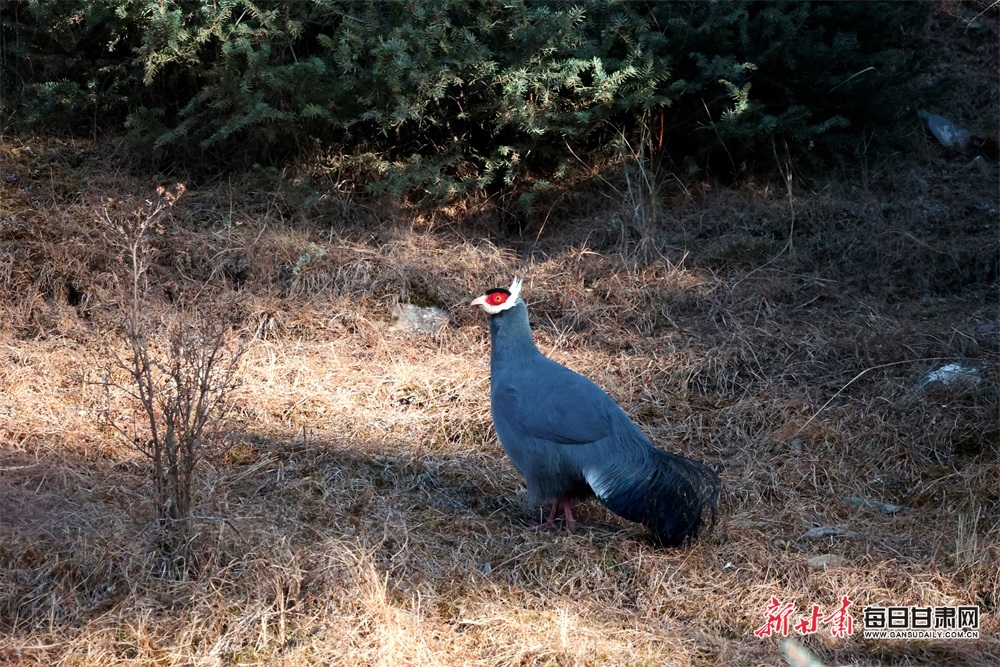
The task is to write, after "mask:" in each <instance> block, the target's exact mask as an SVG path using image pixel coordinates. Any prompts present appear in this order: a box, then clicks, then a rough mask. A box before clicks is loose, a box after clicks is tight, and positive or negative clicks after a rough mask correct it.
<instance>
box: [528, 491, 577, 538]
mask: <svg viewBox="0 0 1000 667" xmlns="http://www.w3.org/2000/svg"><path fill="white" fill-rule="evenodd" d="M560 507H562V511H563V519H564V520H565V524H564V525H565V526H566V532H567V533H572V532H573V531H574V530H575V529H576V522H575V521H573V509H572V506H571V505H570V501H569V500H568V499H567V498H558V499H556V500H553V501H552V507H551V509H550V510H549V516H548V518H547V519H545V521H543V522H542V523H537V524H535V525H533V526H532V527H531V528H529V529H528V530H530V531H531V532H541V531H548V530H556V511H557V510H558V509H559V508H560Z"/></svg>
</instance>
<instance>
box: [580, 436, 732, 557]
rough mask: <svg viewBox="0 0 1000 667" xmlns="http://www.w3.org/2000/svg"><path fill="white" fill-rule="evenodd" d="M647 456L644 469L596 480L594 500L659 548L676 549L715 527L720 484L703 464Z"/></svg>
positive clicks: (670, 456)
mask: <svg viewBox="0 0 1000 667" xmlns="http://www.w3.org/2000/svg"><path fill="white" fill-rule="evenodd" d="M652 451H653V455H652V460H651V464H652V465H651V466H649V467H647V468H645V469H642V470H635V469H633V470H629V471H627V474H622V472H623V471H621V470H617V471H614V472H612V473H611V474H609V475H602V477H603V479H602V483H601V484H600V487H602V488H601V491H603V494H602V493H598V494H597V495H598V498H599V499H600V500H601V502H602V503H604V505H605V506H606V507H607V508H608V509H609V510H611V511H612V512H614V513H615V514H617V515H619V516H621V517H624V518H626V519H628V520H629V521H636V522H638V523H641V524H644V525H645V526H647V527H648V528H649V529H650V530H651V531H652V532H653V536H654V538H655V539H656V541H657V542H658V543H659V544H660V545H662V546H676V545H679V544H681V543H683V542H684V541H685V540H687V539H689V538H690V539H693V538H695V537H697V536H698V534H699V533H700V532H701V531H702V530H703V529H711V527H712V526H713V525H714V524H715V515H716V511H717V508H718V502H719V487H720V486H721V482H720V481H719V476H718V475H717V474H715V471H714V470H712V469H711V468H709V467H708V466H707V465H705V464H704V463H701V462H699V461H694V460H692V459H689V458H687V457H684V456H680V455H678V454H671V453H670V452H665V451H663V450H662V449H657V448H654V449H653V450H652ZM616 473H617V474H616ZM595 491H596V489H595Z"/></svg>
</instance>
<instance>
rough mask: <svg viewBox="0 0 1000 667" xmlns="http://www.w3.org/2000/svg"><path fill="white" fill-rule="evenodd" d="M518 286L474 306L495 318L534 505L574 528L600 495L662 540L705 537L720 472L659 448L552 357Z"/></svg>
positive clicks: (508, 406)
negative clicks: (577, 507) (560, 509)
mask: <svg viewBox="0 0 1000 667" xmlns="http://www.w3.org/2000/svg"><path fill="white" fill-rule="evenodd" d="M511 287H512V290H491V291H490V292H488V293H487V295H484V296H482V297H479V298H478V299H476V300H475V301H473V304H474V305H480V306H481V307H483V309H484V310H485V311H486V312H487V313H489V314H490V319H489V324H490V338H491V342H492V349H491V353H490V369H491V378H490V395H491V406H492V412H493V421H494V425H495V427H496V431H497V435H498V436H499V438H500V442H501V444H502V445H503V447H504V450H505V451H506V452H507V455H508V456H509V457H510V459H511V461H512V462H513V463H514V466H515V467H516V468H517V469H518V471H520V472H521V474H522V475H523V476H524V479H525V482H526V483H527V487H528V494H529V500H530V501H531V502H533V503H538V504H540V503H543V502H552V503H553V514H552V515H550V521H551V519H552V516H554V512H555V507H556V503H557V502H563V503H564V505H563V506H564V511H566V514H567V516H566V519H567V524H568V525H569V524H570V523H571V521H572V517H571V514H570V513H569V511H568V505H569V501H571V500H574V499H582V498H586V497H589V496H591V495H596V496H597V498H598V500H600V501H601V502H602V503H603V504H604V505H605V506H606V507H607V508H608V509H610V510H611V511H612V512H614V513H615V514H618V515H619V516H622V517H624V518H626V519H629V520H631V521H636V522H639V523H642V524H644V525H646V526H647V527H648V528H649V529H650V530H651V531H652V533H653V535H654V537H655V538H656V540H657V541H658V542H660V543H661V544H664V545H676V544H680V543H682V542H683V541H685V540H686V539H688V538H693V537H696V536H697V534H698V532H699V530H700V529H701V528H702V527H703V526H704V525H706V524H711V523H712V522H713V521H714V518H715V511H716V504H717V500H718V493H719V478H718V476H717V475H716V474H715V472H714V471H712V469H711V468H709V467H708V466H706V465H705V464H703V463H700V462H697V461H693V460H691V459H688V458H685V457H683V456H679V455H677V454H671V453H669V452H666V451H664V450H662V449H658V448H657V447H655V446H654V445H653V444H652V443H651V442H650V441H649V438H647V437H646V435H645V434H644V433H643V432H642V431H641V430H640V429H639V427H638V426H636V424H635V423H634V422H633V421H632V420H631V419H629V417H628V415H627V414H626V413H625V411H624V410H622V409H621V407H619V406H618V404H617V403H615V401H614V400H613V399H612V398H611V397H610V396H608V395H607V394H606V393H605V392H604V391H603V390H602V389H601V388H600V387H598V386H597V385H596V384H594V383H593V382H591V381H590V380H589V379H587V378H585V377H583V376H582V375H580V374H578V373H576V372H574V371H571V370H570V369H568V368H566V367H564V366H562V365H560V364H558V363H556V362H555V361H552V360H551V359H549V358H547V357H545V356H544V355H542V354H541V353H540V352H539V351H538V348H537V347H535V344H534V341H533V340H532V336H531V328H530V325H529V323H528V309H527V306H526V305H525V303H524V301H523V300H521V299H520V298H519V294H518V293H519V290H520V282H519V281H517V280H516V279H515V283H514V285H512V286H511ZM511 291H513V294H511ZM510 300H513V305H511V303H510ZM568 527H569V526H568Z"/></svg>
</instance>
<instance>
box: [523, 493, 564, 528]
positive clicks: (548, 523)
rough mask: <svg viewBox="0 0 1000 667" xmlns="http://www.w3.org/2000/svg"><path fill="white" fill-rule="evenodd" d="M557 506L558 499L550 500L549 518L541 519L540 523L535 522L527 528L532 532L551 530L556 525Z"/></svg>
mask: <svg viewBox="0 0 1000 667" xmlns="http://www.w3.org/2000/svg"><path fill="white" fill-rule="evenodd" d="M558 506H559V501H558V500H553V501H552V509H550V510H549V518H548V519H546V520H545V521H543V522H542V523H536V524H535V525H533V526H532V527H531V528H529V529H528V530H530V531H531V532H533V533H536V532H541V531H545V530H552V529H554V528H555V527H556V508H557V507H558Z"/></svg>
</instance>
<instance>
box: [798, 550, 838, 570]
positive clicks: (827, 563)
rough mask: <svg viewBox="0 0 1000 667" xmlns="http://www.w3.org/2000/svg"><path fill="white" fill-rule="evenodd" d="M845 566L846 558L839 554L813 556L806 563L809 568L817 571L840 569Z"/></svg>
mask: <svg viewBox="0 0 1000 667" xmlns="http://www.w3.org/2000/svg"><path fill="white" fill-rule="evenodd" d="M843 564H844V557H843V556H839V555H837V554H823V555H822V556H813V557H812V558H810V559H809V560H807V561H806V565H808V566H809V567H813V568H816V569H817V570H825V569H826V568H828V567H840V566H841V565H843Z"/></svg>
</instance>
